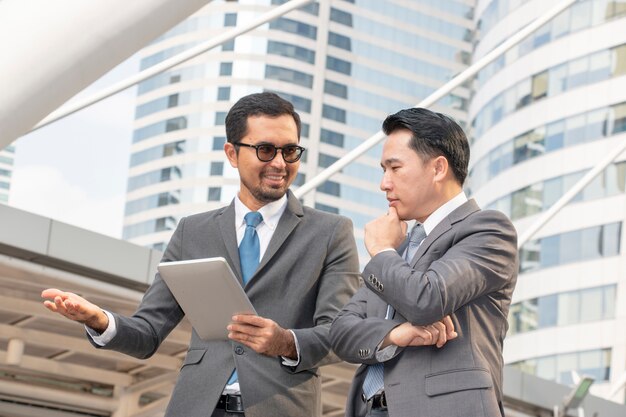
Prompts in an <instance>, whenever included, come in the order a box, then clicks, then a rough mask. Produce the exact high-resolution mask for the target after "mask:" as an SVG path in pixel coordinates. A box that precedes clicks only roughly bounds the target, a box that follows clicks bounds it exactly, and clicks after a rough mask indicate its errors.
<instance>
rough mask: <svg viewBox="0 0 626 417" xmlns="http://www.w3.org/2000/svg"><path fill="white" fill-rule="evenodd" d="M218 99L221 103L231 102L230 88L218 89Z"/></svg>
mask: <svg viewBox="0 0 626 417" xmlns="http://www.w3.org/2000/svg"><path fill="white" fill-rule="evenodd" d="M217 99H218V100H219V101H228V100H230V87H217Z"/></svg>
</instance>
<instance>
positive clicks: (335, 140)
mask: <svg viewBox="0 0 626 417" xmlns="http://www.w3.org/2000/svg"><path fill="white" fill-rule="evenodd" d="M320 140H321V141H322V142H323V143H328V144H331V145H334V146H337V147H339V148H343V143H344V140H345V136H344V135H343V134H342V133H337V132H333V131H332V130H328V129H322V130H321V131H320Z"/></svg>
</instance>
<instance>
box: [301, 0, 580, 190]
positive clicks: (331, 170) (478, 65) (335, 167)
mask: <svg viewBox="0 0 626 417" xmlns="http://www.w3.org/2000/svg"><path fill="white" fill-rule="evenodd" d="M574 2H576V0H564V1H562V2H560V3H558V4H557V5H556V6H554V7H553V8H552V9H550V10H549V11H547V12H546V13H545V14H544V15H542V16H540V17H538V18H537V19H536V20H535V21H533V22H532V23H530V24H529V25H528V26H526V27H525V28H524V29H522V30H520V31H519V32H517V33H516V34H514V35H513V36H511V37H510V38H509V39H508V40H506V41H505V42H504V43H502V44H501V45H500V46H498V47H496V48H495V49H494V50H493V51H491V52H489V53H488V54H487V55H485V56H484V57H482V58H481V59H479V60H478V61H477V62H475V63H474V64H472V65H471V66H469V67H468V68H467V69H466V70H464V71H463V72H461V73H460V74H458V75H457V76H456V77H454V78H453V79H451V80H450V81H448V82H447V83H446V84H444V85H443V86H442V87H440V88H439V89H437V90H436V91H435V92H433V93H432V94H431V95H430V96H428V97H426V98H425V99H424V100H422V101H421V102H419V103H418V104H417V105H416V106H415V107H429V106H431V105H432V104H433V103H436V102H437V101H438V100H440V99H441V98H443V97H445V96H446V95H447V94H449V93H450V92H451V91H452V90H454V89H455V88H456V87H458V86H459V85H461V84H463V83H464V82H465V81H467V80H468V79H469V78H470V77H472V76H473V75H474V74H476V73H477V72H478V71H480V70H481V69H483V68H484V67H485V66H486V65H487V64H489V63H490V62H491V61H493V60H495V59H496V58H498V57H499V56H500V55H502V54H503V53H505V52H506V51H508V50H509V49H510V48H511V47H513V46H515V45H516V44H518V43H519V42H521V41H522V40H523V39H524V38H525V37H527V36H528V35H530V34H531V33H533V32H534V31H535V30H537V29H539V28H540V27H541V26H542V25H544V24H545V23H547V22H548V21H549V20H550V19H552V18H554V17H555V16H556V15H558V14H559V13H561V12H562V11H563V10H565V9H566V8H568V7H569V6H571V5H572V4H573V3H574ZM384 137H385V134H384V133H383V132H382V131H379V132H378V133H376V134H374V135H373V136H372V137H370V138H369V139H367V140H366V141H365V142H363V143H361V144H360V145H359V146H357V147H356V148H354V149H353V150H351V151H350V152H348V153H347V154H346V155H345V156H343V157H342V158H341V159H339V160H338V161H337V162H335V163H334V164H332V165H331V166H329V167H328V168H326V169H325V170H323V171H322V172H320V173H319V174H317V175H316V176H315V177H314V178H313V179H311V180H310V181H308V182H306V183H304V184H303V185H302V186H301V187H300V188H298V189H297V190H296V191H295V193H294V194H295V195H296V196H297V197H298V198H301V197H302V196H304V195H305V194H307V193H308V192H310V191H312V190H313V189H315V188H316V187H317V186H319V185H321V184H322V183H323V182H324V181H326V180H327V179H329V178H330V177H331V176H333V175H334V174H336V173H337V172H339V171H340V170H341V169H342V168H344V167H345V166H346V165H348V164H349V163H351V162H352V161H354V160H355V159H357V158H358V157H359V156H361V155H362V154H364V153H365V152H367V151H368V150H369V149H370V148H372V147H374V146H375V145H376V144H377V143H378V142H380V141H381V140H383V139H384Z"/></svg>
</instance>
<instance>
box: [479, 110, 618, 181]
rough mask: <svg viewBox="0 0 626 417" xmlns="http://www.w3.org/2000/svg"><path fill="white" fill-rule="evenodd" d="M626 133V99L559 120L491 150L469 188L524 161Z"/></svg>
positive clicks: (482, 160)
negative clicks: (622, 101) (625, 100)
mask: <svg viewBox="0 0 626 417" xmlns="http://www.w3.org/2000/svg"><path fill="white" fill-rule="evenodd" d="M624 132H626V102H624V103H618V104H613V105H611V106H607V107H602V108H599V109H595V110H591V111H588V112H585V113H582V114H577V115H574V116H570V117H567V118H564V119H558V120H556V121H553V122H550V123H548V124H546V125H542V126H538V127H536V128H534V129H531V130H528V131H526V132H524V133H522V134H521V135H518V136H516V137H514V138H512V139H510V140H508V141H506V142H504V143H503V144H502V145H499V146H497V147H495V148H493V149H492V150H491V152H489V153H488V154H487V155H486V156H484V157H483V158H481V159H480V160H478V162H476V163H475V164H474V166H473V167H472V169H471V171H470V181H469V183H470V185H469V187H470V188H476V189H477V188H480V187H482V186H483V185H484V184H485V183H486V182H487V181H489V180H490V179H492V178H494V177H496V176H497V175H499V174H500V173H502V172H505V171H506V170H508V169H510V168H511V167H513V166H515V165H517V164H520V163H522V162H525V161H528V160H531V159H534V158H537V157H540V156H542V155H545V154H547V153H551V152H554V151H558V150H560V149H563V148H567V147H570V146H575V145H579V144H583V143H588V142H593V141H597V140H602V139H606V138H609V137H612V136H614V135H619V134H622V133H624Z"/></svg>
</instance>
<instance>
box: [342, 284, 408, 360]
mask: <svg viewBox="0 0 626 417" xmlns="http://www.w3.org/2000/svg"><path fill="white" fill-rule="evenodd" d="M368 293H369V294H368ZM368 295H369V296H370V297H371V291H370V290H369V288H367V287H365V286H362V287H361V288H359V290H358V291H357V293H356V294H355V295H354V297H352V299H351V300H350V302H349V303H348V304H346V306H345V307H344V308H343V310H341V311H340V312H339V314H337V317H336V318H335V320H334V321H333V324H332V326H331V328H330V338H331V343H332V347H333V349H334V351H335V353H336V354H337V355H338V356H339V357H340V358H341V359H343V360H344V361H346V362H351V363H365V364H368V365H371V364H374V363H377V362H378V360H377V359H376V351H377V349H378V346H379V345H380V343H381V342H382V341H383V339H384V338H385V336H386V335H387V334H388V333H389V332H390V331H391V330H392V329H393V328H394V327H396V326H398V325H399V324H400V322H399V321H396V320H387V319H384V318H382V317H368V316H367V298H368ZM401 350H402V348H398V349H397V350H396V352H395V355H394V356H396V355H397V354H399V353H400V352H401Z"/></svg>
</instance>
